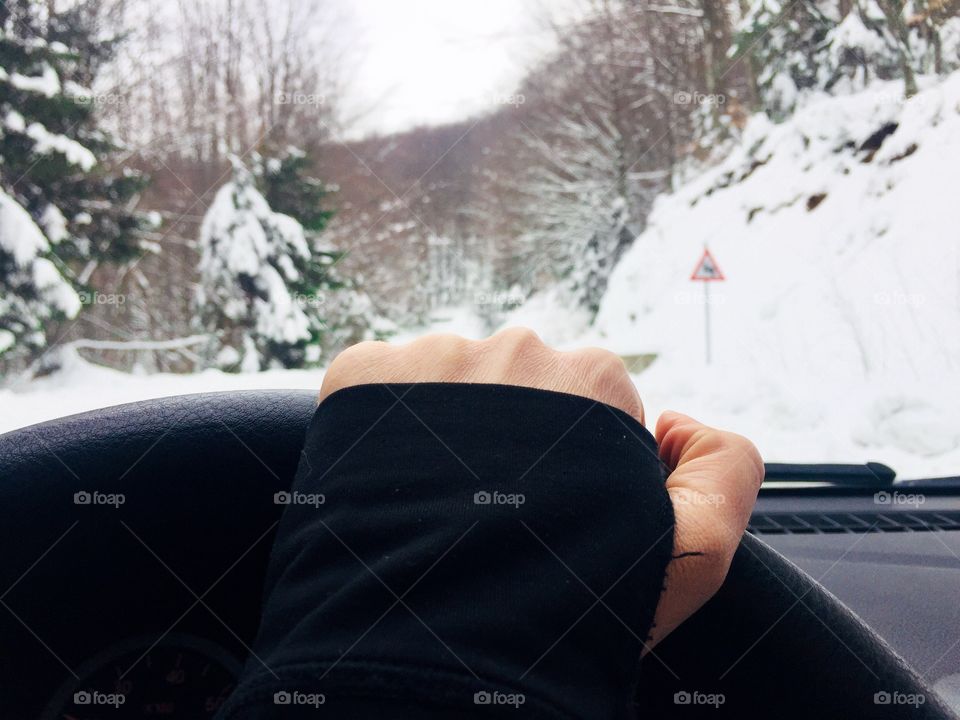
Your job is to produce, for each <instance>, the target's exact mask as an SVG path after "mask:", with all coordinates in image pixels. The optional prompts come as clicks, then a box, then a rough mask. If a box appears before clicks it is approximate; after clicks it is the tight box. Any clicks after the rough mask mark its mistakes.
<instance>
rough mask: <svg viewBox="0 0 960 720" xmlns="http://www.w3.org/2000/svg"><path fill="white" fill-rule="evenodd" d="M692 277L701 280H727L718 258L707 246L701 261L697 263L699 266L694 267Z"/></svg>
mask: <svg viewBox="0 0 960 720" xmlns="http://www.w3.org/2000/svg"><path fill="white" fill-rule="evenodd" d="M690 279H691V280H699V281H701V282H710V281H713V280H726V278H725V277H724V276H723V271H722V270H721V269H720V266H719V265H717V261H716V259H715V258H714V257H713V255H711V254H710V251H709V250H707V249H706V248H704V249H703V256H702V257H701V258H700V262H698V263H697V267H696V268H695V269H694V271H693V275H691V276H690Z"/></svg>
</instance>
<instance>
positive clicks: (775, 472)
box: [764, 462, 897, 487]
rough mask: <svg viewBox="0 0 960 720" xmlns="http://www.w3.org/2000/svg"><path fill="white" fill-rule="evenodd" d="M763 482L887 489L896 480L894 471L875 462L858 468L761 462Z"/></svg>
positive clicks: (822, 464)
mask: <svg viewBox="0 0 960 720" xmlns="http://www.w3.org/2000/svg"><path fill="white" fill-rule="evenodd" d="M764 467H765V468H766V471H767V474H766V479H765V481H764V482H778V483H827V484H829V485H838V486H842V487H888V486H890V485H893V481H894V480H895V479H896V477H897V473H896V472H895V471H894V469H893V468H892V467H890V466H888V465H884V464H883V463H878V462H868V463H864V464H862V465H848V464H844V463H797V464H793V463H765V465H764Z"/></svg>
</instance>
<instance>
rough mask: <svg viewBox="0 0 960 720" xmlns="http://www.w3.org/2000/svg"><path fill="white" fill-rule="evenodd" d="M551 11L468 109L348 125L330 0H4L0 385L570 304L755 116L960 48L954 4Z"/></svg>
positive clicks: (304, 357) (775, 116)
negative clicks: (534, 42)
mask: <svg viewBox="0 0 960 720" xmlns="http://www.w3.org/2000/svg"><path fill="white" fill-rule="evenodd" d="M574 4H575V6H576V7H575V11H574V12H569V11H567V12H564V13H562V14H561V13H553V12H551V11H550V10H549V9H548V8H545V9H543V10H542V23H543V26H544V28H545V29H546V30H547V31H548V32H549V33H550V35H551V38H552V47H553V50H552V51H551V52H550V53H549V54H548V55H547V56H545V57H543V58H541V60H540V61H539V62H538V63H536V64H535V65H534V66H532V67H530V68H528V70H527V71H526V75H525V77H524V78H523V80H522V82H521V83H520V84H519V85H518V87H516V89H515V90H514V91H513V92H512V93H508V94H505V95H503V96H501V97H496V98H491V99H490V100H491V101H490V103H489V105H490V107H489V110H488V111H486V112H484V113H481V114H478V115H476V116H474V117H470V118H467V119H464V120H461V121H458V122H455V123H450V124H446V125H431V126H423V127H416V128H411V129H408V130H405V131H402V132H398V133H393V134H384V135H364V136H358V135H357V133H356V131H355V126H356V124H357V123H358V117H357V116H356V112H357V111H356V109H355V108H354V109H350V108H348V107H347V106H346V104H345V103H343V102H342V98H343V97H344V95H345V93H346V92H347V91H348V89H349V83H350V82H351V64H352V62H353V60H352V57H351V55H352V53H353V52H354V51H353V50H352V49H351V47H350V44H349V42H346V40H345V38H344V37H343V36H342V33H341V32H340V26H339V24H338V17H337V12H336V9H335V8H334V7H333V6H332V5H331V4H330V2H329V1H328V0H205V1H204V2H196V1H190V0H177V1H176V2H162V1H161V0H62V1H61V0H5V2H3V3H2V4H0V379H2V380H4V381H6V380H9V379H12V378H15V377H24V376H26V377H35V376H38V375H43V374H46V373H50V372H52V371H54V370H56V369H57V367H58V363H59V362H60V357H61V353H62V351H63V350H64V349H67V348H70V349H73V350H76V351H78V352H81V353H82V355H83V357H85V358H87V359H88V360H92V361H94V362H97V363H99V364H104V365H108V366H110V367H115V368H119V369H124V370H136V371H138V372H144V373H153V372H161V371H163V372H183V373H187V372H197V371H200V370H204V369H207V368H217V369H220V370H224V371H228V372H240V371H255V370H264V369H270V368H302V367H315V366H323V365H325V364H326V363H328V362H329V360H330V358H331V357H332V356H333V355H334V354H335V353H336V352H337V351H338V350H339V349H341V348H342V347H344V346H345V345H347V344H349V343H352V342H355V341H358V340H361V339H374V338H381V339H382V338H389V337H391V335H392V334H393V333H395V332H396V331H397V330H398V329H399V328H405V327H412V326H417V325H423V324H426V323H428V322H429V321H430V318H431V316H432V314H434V313H436V312H437V311H438V310H441V309H443V308H447V307H451V306H457V305H464V304H467V305H471V306H472V307H474V309H475V311H476V313H477V314H478V315H479V316H480V317H482V318H483V320H484V322H485V323H486V324H487V325H488V326H489V328H490V329H493V328H495V327H497V326H498V325H499V324H500V322H501V321H502V319H503V318H504V317H505V316H506V314H507V313H508V312H510V310H512V309H513V308H516V307H517V306H519V305H522V304H523V303H525V302H527V301H528V300H529V299H530V298H531V297H533V296H536V295H544V294H549V296H550V298H551V302H553V303H554V306H555V308H556V313H558V314H561V315H562V314H564V313H578V314H581V315H585V316H586V317H588V318H590V317H592V316H593V315H594V314H595V313H596V312H597V310H598V308H599V307H600V302H601V298H602V297H603V295H604V293H605V291H606V289H607V283H608V280H609V278H610V274H611V272H612V270H613V268H614V267H615V266H616V264H617V263H618V261H619V260H620V259H621V257H622V256H623V255H624V253H625V252H626V251H627V250H628V249H630V248H631V246H632V245H633V243H634V240H635V239H636V238H637V237H638V236H639V235H640V234H641V233H642V232H643V230H644V229H645V227H646V223H647V219H648V217H649V215H650V212H651V209H652V208H653V206H654V204H655V202H656V201H657V199H658V197H661V196H663V195H666V194H669V193H671V192H673V191H674V190H675V189H676V188H677V187H678V186H680V185H682V184H683V183H684V182H686V181H687V180H688V179H689V178H691V177H693V176H695V175H696V174H697V173H698V172H700V171H701V170H702V169H703V168H705V167H710V166H712V165H715V164H716V163H718V162H719V161H720V160H721V159H723V158H724V157H725V155H726V153H727V152H728V150H729V148H730V147H731V145H732V144H733V143H736V142H737V141H739V140H740V138H741V133H742V131H743V129H744V127H745V126H746V123H747V121H748V119H749V118H750V117H752V116H755V115H756V114H758V113H765V114H766V115H767V116H768V117H769V119H770V120H771V122H773V123H778V122H782V121H784V120H785V119H787V118H789V117H790V115H791V113H792V112H793V111H794V109H795V107H797V106H798V104H800V103H802V102H803V99H804V98H805V97H808V96H810V95H812V94H816V93H830V94H835V95H840V94H843V93H849V92H855V91H856V90H858V89H860V88H863V87H865V86H866V85H867V84H868V83H870V82H872V81H874V80H889V81H896V83H897V88H898V89H897V92H898V93H901V94H902V96H903V97H904V98H909V97H911V96H913V95H915V94H917V92H918V88H919V87H920V86H921V85H922V81H923V78H926V77H930V76H936V75H947V74H949V73H951V72H953V71H954V70H956V69H957V68H958V67H960V0H909V1H907V0H792V1H791V0H733V1H729V2H727V1H722V0H656V1H648V0H575V3H574ZM362 112H366V113H376V112H377V108H376V107H375V106H374V107H372V108H369V109H364V110H363V111H362ZM649 261H650V262H651V263H656V262H657V258H656V257H651V258H650V260H649Z"/></svg>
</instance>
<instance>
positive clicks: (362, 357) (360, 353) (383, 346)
mask: <svg viewBox="0 0 960 720" xmlns="http://www.w3.org/2000/svg"><path fill="white" fill-rule="evenodd" d="M388 347H389V346H388V345H387V343H384V342H377V341H373V340H367V341H365V342H361V343H357V344H356V345H351V346H350V347H348V348H347V349H346V350H343V351H341V352H340V353H339V354H338V355H337V356H336V357H335V358H334V359H333V362H332V363H330V367H329V369H328V370H327V374H328V375H331V374H333V375H339V374H340V373H343V372H351V371H354V370H362V369H363V368H364V367H366V366H367V365H368V364H369V363H370V361H372V360H373V358H375V357H379V356H380V355H381V354H382V353H383V352H384V351H385V350H387V349H388Z"/></svg>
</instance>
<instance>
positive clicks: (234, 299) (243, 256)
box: [196, 151, 371, 371]
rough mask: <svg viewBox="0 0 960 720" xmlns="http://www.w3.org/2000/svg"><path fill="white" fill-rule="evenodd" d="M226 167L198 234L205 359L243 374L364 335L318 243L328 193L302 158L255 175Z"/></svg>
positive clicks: (359, 310)
mask: <svg viewBox="0 0 960 720" xmlns="http://www.w3.org/2000/svg"><path fill="white" fill-rule="evenodd" d="M231 162H232V164H233V176H232V179H231V180H230V182H228V183H227V184H226V185H224V186H223V187H222V188H220V190H219V191H218V192H217V195H216V197H215V198H214V201H213V203H212V205H211V206H210V209H209V210H208V211H207V213H206V215H205V217H204V220H203V224H202V227H201V237H200V249H201V261H200V273H201V281H200V287H199V292H198V294H197V298H196V303H197V315H198V317H199V318H200V325H201V329H202V330H204V331H206V332H208V333H210V334H211V337H212V338H214V342H213V343H212V344H211V346H210V348H209V349H208V357H207V361H208V362H209V363H210V364H213V365H216V366H218V367H221V368H223V369H227V370H237V369H240V370H244V371H254V370H260V369H265V368H268V367H274V366H280V367H287V368H292V367H303V366H305V365H310V364H315V363H317V362H318V361H319V360H320V359H321V356H322V352H323V350H324V349H325V348H327V347H330V346H331V345H332V344H335V343H336V342H337V341H338V340H341V339H347V338H352V337H353V335H354V334H356V332H360V333H361V334H362V332H363V330H365V325H366V324H367V319H368V318H369V316H370V314H371V308H370V306H369V304H368V303H369V301H366V302H364V301H365V296H363V295H362V294H361V293H358V292H356V290H355V289H354V288H353V287H352V286H351V284H350V283H348V282H347V281H345V280H343V279H342V278H340V277H339V276H338V274H337V273H336V272H335V271H334V266H335V265H336V264H337V262H338V261H339V260H340V257H341V255H340V254H339V253H337V252H336V251H334V250H333V249H331V248H326V247H323V246H322V244H321V243H320V241H319V238H318V236H317V233H318V232H319V231H320V230H322V229H323V227H324V226H325V224H326V222H327V219H328V218H329V217H330V213H329V212H328V211H326V210H324V209H323V206H322V205H321V200H322V199H323V196H324V193H325V190H324V188H323V186H322V185H321V184H320V183H319V182H318V181H317V180H315V179H313V178H310V177H309V176H306V175H305V174H304V170H305V168H306V163H305V158H304V157H303V155H302V154H301V153H299V152H298V151H288V152H287V153H286V154H285V155H284V156H283V157H282V158H278V159H277V158H275V159H270V160H267V161H266V162H264V161H262V160H261V159H260V158H259V157H255V158H254V163H253V167H254V170H253V171H251V170H250V169H248V168H247V167H245V166H244V164H243V163H242V162H241V161H240V160H239V159H237V158H236V157H233V158H231ZM268 198H272V199H273V202H274V203H276V205H275V206H271V203H270V202H269V201H268ZM281 208H282V209H283V210H286V211H288V212H289V213H290V214H287V213H284V212H280V211H279V210H280V209H281Z"/></svg>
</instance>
